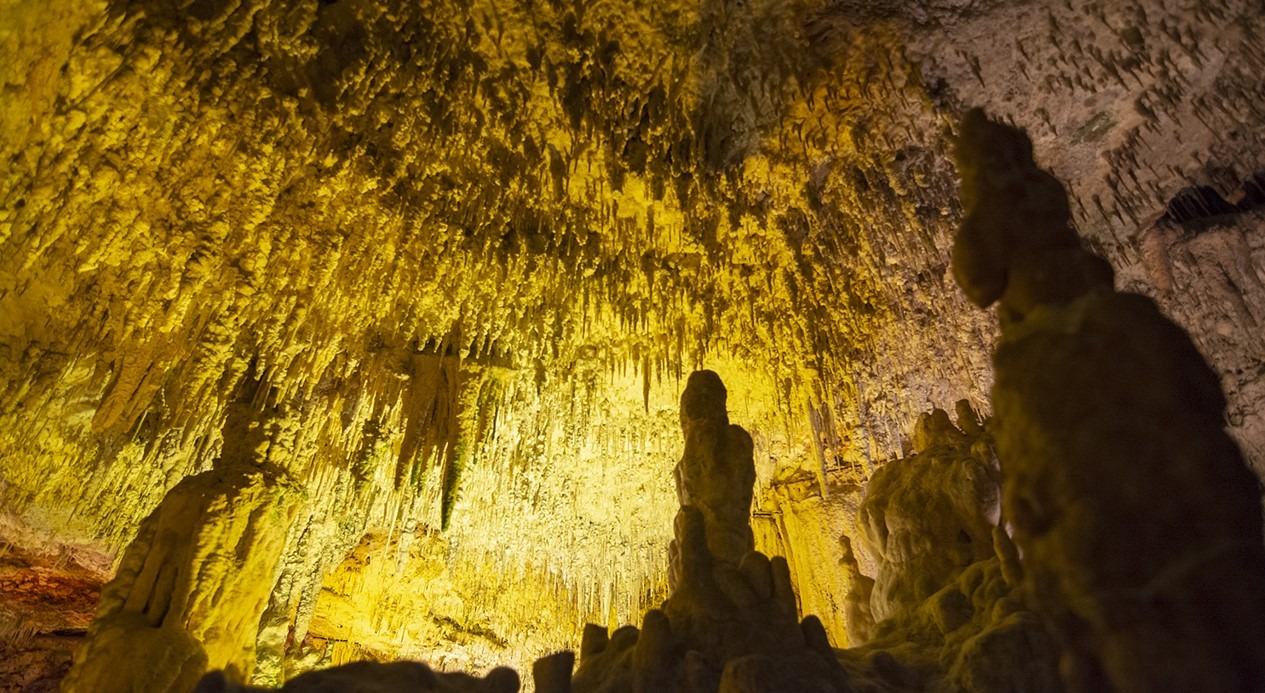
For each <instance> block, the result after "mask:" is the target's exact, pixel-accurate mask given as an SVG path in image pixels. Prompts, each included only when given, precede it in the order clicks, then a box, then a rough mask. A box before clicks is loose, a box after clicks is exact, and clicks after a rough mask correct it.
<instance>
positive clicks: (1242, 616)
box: [954, 111, 1265, 693]
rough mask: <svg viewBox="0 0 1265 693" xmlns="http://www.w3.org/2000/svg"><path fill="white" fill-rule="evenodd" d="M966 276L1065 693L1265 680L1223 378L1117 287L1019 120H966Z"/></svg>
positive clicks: (1016, 514) (1257, 557) (978, 115)
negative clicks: (992, 333)
mask: <svg viewBox="0 0 1265 693" xmlns="http://www.w3.org/2000/svg"><path fill="white" fill-rule="evenodd" d="M957 156H958V160H959V165H960V167H961V171H962V181H963V182H962V188H963V189H962V198H963V202H964V206H965V210H966V218H965V219H964V221H963V223H962V229H961V231H960V232H959V237H958V243H957V244H956V246H955V248H954V266H955V268H958V272H957V273H956V276H957V279H958V281H959V283H961V284H962V286H963V289H964V290H965V291H966V293H967V294H968V295H969V296H971V297H972V300H974V301H976V302H977V303H978V304H979V305H981V306H987V305H988V304H990V303H992V302H993V301H995V300H1000V312H999V315H1000V316H1001V318H1002V337H1001V341H1000V342H999V344H998V346H997V350H996V352H995V354H994V365H995V367H996V373H997V375H996V383H995V385H994V387H993V404H994V407H995V419H994V421H995V422H996V444H997V452H998V457H999V458H1000V460H1001V470H1002V473H1003V474H1004V476H1005V487H1004V495H1003V515H1004V517H1005V518H1006V520H1007V521H1008V522H1010V523H1011V525H1012V526H1013V528H1014V539H1015V544H1016V545H1017V547H1018V549H1019V551H1020V552H1022V553H1021V555H1022V563H1023V574H1024V585H1025V587H1026V593H1027V594H1028V597H1029V599H1030V600H1031V603H1032V605H1033V608H1034V609H1036V610H1037V612H1038V613H1040V614H1041V615H1042V617H1043V618H1044V619H1045V620H1046V621H1047V623H1048V624H1049V625H1050V626H1051V628H1052V629H1053V630H1054V632H1055V633H1056V634H1057V636H1058V638H1059V640H1060V642H1061V643H1062V645H1063V646H1064V647H1065V648H1066V654H1065V655H1064V658H1063V662H1062V664H1061V671H1062V675H1063V679H1064V683H1065V685H1066V686H1067V687H1068V688H1069V690H1072V691H1121V692H1130V693H1132V692H1139V693H1140V692H1142V691H1155V690H1216V691H1255V690H1260V689H1261V687H1262V686H1265V621H1263V620H1262V619H1261V617H1260V616H1261V614H1262V613H1265V588H1262V586H1261V576H1262V575H1265V547H1263V543H1262V534H1261V509H1260V498H1259V494H1258V488H1259V487H1258V485H1257V483H1256V480H1255V478H1253V476H1252V474H1251V473H1250V472H1249V471H1248V470H1247V468H1246V467H1245V465H1244V463H1243V459H1242V457H1241V456H1240V454H1239V451H1238V449H1237V447H1236V446H1235V444H1234V443H1233V442H1232V441H1231V440H1230V438H1229V437H1228V436H1227V435H1226V434H1225V431H1224V430H1223V428H1222V426H1223V421H1224V408H1225V399H1224V397H1223V396H1222V394H1221V390H1220V386H1219V383H1218V381H1217V378H1216V375H1215V374H1214V373H1213V372H1212V371H1211V370H1210V369H1209V368H1208V366H1207V365H1206V364H1205V363H1204V361H1203V359H1202V357H1201V356H1200V354H1199V352H1198V350H1196V349H1195V347H1194V345H1193V344H1191V342H1190V339H1189V338H1188V337H1187V336H1186V334H1185V333H1184V332H1182V330H1181V329H1179V328H1178V327H1176V326H1175V325H1174V324H1173V323H1171V322H1170V321H1169V320H1168V319H1167V318H1165V317H1164V316H1163V314H1161V313H1160V312H1159V310H1157V308H1156V306H1155V304H1154V303H1153V302H1152V301H1151V300H1150V299H1148V298H1146V297H1143V296H1139V295H1136V294H1129V293H1119V292H1116V291H1114V290H1113V288H1112V285H1111V275H1110V272H1109V271H1107V269H1106V263H1105V262H1104V261H1103V260H1102V259H1101V258H1098V257H1097V256H1095V255H1092V254H1091V253H1089V252H1088V251H1086V250H1084V249H1083V248H1082V247H1081V245H1080V243H1079V240H1078V239H1077V237H1076V235H1075V233H1074V232H1073V231H1072V230H1071V227H1070V219H1069V214H1068V211H1067V204H1066V196H1065V193H1064V191H1063V189H1062V187H1061V186H1060V185H1059V184H1058V182H1057V181H1056V180H1054V179H1053V177H1051V176H1050V175H1049V174H1048V173H1046V172H1044V171H1041V170H1040V169H1038V168H1037V167H1036V165H1035V164H1034V162H1033V160H1032V145H1031V143H1030V142H1029V140H1028V138H1027V137H1026V136H1025V135H1024V134H1023V133H1022V132H1020V131H1018V130H1016V129H1014V128H1011V127H1008V126H1005V125H1000V124H997V123H995V122H992V121H990V120H988V119H987V118H986V117H985V116H984V115H983V113H982V112H980V111H972V112H970V113H968V114H967V116H966V117H965V118H964V120H963V122H962V126H961V133H960V139H959V142H958V148H957Z"/></svg>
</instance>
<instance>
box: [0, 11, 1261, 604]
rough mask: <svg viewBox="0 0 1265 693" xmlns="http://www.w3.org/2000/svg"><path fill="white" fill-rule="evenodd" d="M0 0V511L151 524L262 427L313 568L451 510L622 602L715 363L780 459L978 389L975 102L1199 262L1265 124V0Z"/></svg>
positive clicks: (1245, 318) (1113, 247)
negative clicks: (958, 129)
mask: <svg viewBox="0 0 1265 693" xmlns="http://www.w3.org/2000/svg"><path fill="white" fill-rule="evenodd" d="M0 13H2V15H0V16H3V21H0V57H2V58H3V59H0V81H2V82H3V85H4V90H5V98H4V99H3V102H2V103H0V160H2V161H4V162H5V164H4V165H5V171H4V183H3V187H2V188H0V356H2V357H3V358H2V359H0V397H2V399H0V430H2V431H3V432H2V433H0V456H3V459H4V462H3V467H2V468H0V471H2V472H3V484H4V493H5V498H4V500H5V505H6V508H7V514H6V520H5V522H6V523H9V524H10V525H13V526H15V527H16V526H20V527H22V531H23V532H30V533H32V535H33V536H35V535H39V536H55V537H57V538H58V540H59V541H63V542H70V543H74V542H79V543H81V544H84V545H90V546H93V547H96V548H98V549H101V550H103V551H106V552H107V553H108V552H110V551H114V550H117V549H118V548H119V547H121V546H122V545H123V544H125V543H126V542H127V541H128V540H129V539H130V538H131V533H132V532H134V531H135V527H136V525H137V523H138V522H139V520H140V519H141V518H142V517H144V516H145V515H146V514H147V513H148V512H150V511H151V510H152V509H153V508H154V506H155V505H156V504H157V502H158V501H159V499H161V498H162V496H163V494H164V493H165V492H166V491H167V490H168V489H170V488H171V487H172V486H173V485H174V484H175V483H177V482H178V481H179V480H180V479H181V478H184V477H186V476H188V475H190V474H193V473H196V472H198V471H201V470H205V469H207V468H209V467H210V465H211V463H212V461H213V460H214V459H215V458H216V457H217V456H219V455H221V454H222V452H223V450H225V449H226V448H229V447H231V446H233V445H236V444H237V442H234V441H236V440H237V437H241V438H242V439H249V440H251V441H253V443H252V444H253V445H256V447H257V449H258V450H260V451H262V452H261V454H264V455H266V457H267V458H268V459H269V461H270V462H272V463H275V464H277V465H279V466H280V467H282V468H284V469H286V470H287V471H288V473H289V474H291V475H293V477H294V478H295V479H297V480H298V483H300V484H301V485H302V486H303V487H304V488H305V489H306V493H307V498H308V503H307V504H306V506H305V510H304V513H306V514H305V515H303V517H304V518H305V519H303V520H301V521H300V522H299V529H296V530H294V531H295V537H299V536H304V537H307V538H306V539H304V540H303V541H300V540H299V539H297V538H296V539H293V541H294V543H295V546H296V548H294V549H293V551H292V555H291V558H290V560H291V562H292V563H294V564H295V565H298V564H303V565H307V566H309V569H310V570H312V571H315V572H317V573H320V572H321V571H325V572H329V571H331V570H333V568H334V566H336V565H338V563H339V561H341V560H343V557H344V556H345V555H347V553H348V552H349V551H351V550H352V549H353V548H354V547H356V546H358V545H359V546H361V550H367V549H364V547H365V546H370V545H375V544H374V542H378V544H377V545H380V546H393V547H396V548H399V545H400V544H399V539H398V537H399V536H401V535H402V534H410V533H426V532H435V533H442V534H443V536H444V537H445V541H447V542H448V545H449V549H448V551H449V555H448V556H449V560H450V561H452V560H458V559H456V558H453V556H459V557H460V560H468V561H469V562H470V563H471V565H477V566H485V567H486V566H488V565H495V566H498V569H502V570H504V571H507V572H512V571H515V570H518V571H541V572H543V573H544V574H547V575H549V576H552V577H551V578H550V580H552V581H553V582H551V583H550V584H553V585H555V587H556V589H557V590H559V591H560V592H561V593H565V594H569V595H571V598H572V599H573V602H574V604H575V605H576V608H577V610H578V611H579V612H583V613H591V612H594V611H596V612H601V613H615V612H618V613H620V614H623V618H622V620H623V621H625V622H627V621H629V620H631V615H632V614H635V613H639V610H640V609H641V608H642V607H643V606H644V602H645V601H647V600H648V599H649V598H650V597H649V596H648V595H653V594H654V593H655V591H656V590H657V589H661V585H662V582H663V580H664V575H663V572H664V569H665V568H664V562H663V555H664V551H665V550H666V543H667V540H668V538H669V537H670V527H671V518H672V514H673V513H674V512H675V510H676V503H675V500H674V497H673V494H672V491H671V469H672V465H673V464H674V463H675V460H676V456H677V455H679V435H680V434H679V430H678V425H677V409H676V398H677V397H678V394H679V392H680V390H681V387H682V383H683V379H684V377H685V376H686V375H688V373H689V372H691V371H692V370H694V369H695V368H698V367H709V368H713V369H715V370H717V371H718V372H720V373H721V374H722V375H723V377H724V378H725V382H726V383H728V384H729V387H730V392H731V396H730V412H731V416H732V417H733V418H734V420H735V421H741V422H742V424H743V425H744V426H746V427H748V429H749V430H751V431H752V433H753V436H754V437H755V439H756V464H757V473H758V476H759V482H758V483H759V484H760V485H762V486H764V487H767V486H768V485H770V484H772V483H774V482H775V481H784V480H788V479H802V478H810V479H815V480H816V483H817V484H818V485H819V486H823V487H824V486H825V480H826V477H828V476H830V475H832V474H833V475H835V476H840V475H842V476H843V477H846V478H847V479H849V480H853V481H861V480H864V479H865V478H866V477H867V476H868V474H869V473H870V472H871V471H872V470H873V467H874V465H875V464H877V463H879V462H881V461H883V460H886V459H890V458H892V457H896V456H899V455H900V454H901V451H902V449H907V446H908V442H907V441H908V435H909V430H908V429H909V426H910V424H911V423H912V422H913V420H914V419H915V417H916V416H917V414H918V413H919V412H921V411H924V410H926V409H928V408H930V407H931V406H932V405H939V406H948V405H951V404H952V403H953V402H954V401H956V400H958V399H967V400H970V401H971V402H972V403H973V404H975V405H976V406H977V407H980V408H981V409H984V410H986V409H987V392H988V388H989V386H990V384H991V373H990V369H989V364H988V348H989V345H990V343H991V342H992V340H993V339H994V338H995V333H994V327H993V326H992V325H993V320H992V319H991V318H990V316H988V315H987V314H985V313H983V312H980V311H974V310H971V309H970V308H969V304H968V303H967V301H966V300H965V298H964V297H963V296H962V295H961V294H960V292H959V291H958V289H957V288H956V287H955V286H954V285H953V282H952V279H951V276H950V273H949V267H948V262H949V247H950V243H951V238H952V232H953V230H954V228H955V227H956V225H957V223H958V221H959V219H960V206H959V204H958V202H957V199H956V186H957V181H956V174H955V171H954V168H953V164H952V162H951V160H950V159H949V157H948V156H947V152H948V150H949V147H950V144H949V142H950V136H951V129H952V124H953V123H955V122H956V120H957V118H958V117H959V116H960V115H961V113H962V112H963V111H964V110H965V108H967V107H969V106H976V105H978V106H984V107H986V108H988V109H990V111H992V112H994V113H996V114H998V115H1000V116H1001V117H1003V118H1005V119H1008V120H1011V121H1013V122H1015V123H1018V124H1020V125H1022V126H1024V127H1025V128H1027V129H1028V130H1029V132H1030V133H1031V134H1032V136H1033V139H1034V141H1035V142H1036V143H1037V150H1038V151H1040V152H1041V153H1042V156H1043V157H1045V160H1044V161H1043V163H1044V165H1047V166H1050V167H1051V168H1052V170H1053V171H1054V172H1055V174H1056V175H1058V176H1059V177H1060V178H1062V179H1063V180H1065V181H1067V182H1068V185H1069V188H1070V191H1071V193H1072V196H1073V214H1074V217H1075V220H1076V223H1077V225H1078V227H1079V228H1080V230H1081V232H1082V233H1083V234H1084V235H1085V236H1086V237H1087V238H1088V239H1089V242H1090V243H1091V245H1093V246H1094V247H1095V248H1096V249H1098V250H1099V251H1100V252H1102V253H1104V254H1105V255H1106V256H1107V257H1109V258H1110V259H1111V260H1112V261H1113V262H1114V263H1116V264H1117V265H1118V266H1119V267H1120V272H1121V273H1120V277H1121V282H1122V283H1123V284H1125V285H1126V286H1129V287H1131V288H1135V289H1136V288H1141V289H1143V290H1145V291H1148V292H1149V293H1153V294H1160V293H1163V291H1162V290H1163V289H1164V282H1165V281H1168V282H1170V284H1171V282H1172V281H1174V279H1173V278H1174V276H1178V277H1180V276H1181V275H1182V272H1184V271H1186V270H1185V269H1183V267H1182V266H1179V267H1178V268H1177V269H1175V270H1174V269H1172V267H1170V265H1169V264H1165V263H1166V262H1168V261H1167V260H1166V259H1165V258H1167V257H1168V256H1167V255H1165V254H1164V253H1165V252H1167V250H1166V249H1169V248H1171V246H1172V243H1169V242H1168V241H1165V243H1167V245H1164V244H1161V245H1163V248H1161V250H1158V251H1157V250H1155V248H1156V247H1157V246H1156V245H1155V244H1156V243H1157V241H1155V240H1154V239H1155V238H1161V239H1164V238H1168V239H1170V240H1171V239H1172V238H1174V237H1175V236H1172V234H1174V233H1177V234H1178V235H1180V233H1178V232H1177V231H1173V232H1170V236H1164V235H1163V234H1161V233H1160V232H1157V231H1154V228H1155V225H1156V224H1157V222H1159V221H1162V220H1163V219H1165V218H1168V217H1165V214H1166V211H1167V210H1168V203H1169V202H1170V200H1173V199H1174V197H1175V196H1176V195H1177V194H1178V193H1179V191H1181V190H1183V189H1186V188H1189V187H1190V186H1200V185H1201V186H1208V187H1209V188H1210V189H1215V190H1216V191H1218V193H1219V194H1220V195H1222V196H1223V197H1224V198H1225V199H1227V200H1230V201H1231V202H1232V203H1234V204H1238V202H1239V201H1240V200H1241V197H1240V198H1236V197H1234V196H1235V195H1236V194H1240V195H1241V193H1242V190H1243V188H1242V185H1243V181H1244V180H1246V179H1248V178H1250V176H1251V175H1252V174H1253V173H1254V172H1255V171H1257V170H1259V169H1261V167H1262V165H1263V163H1262V160H1263V159H1265V146H1262V140H1263V139H1265V128H1262V124H1263V123H1265V110H1262V104H1263V103H1265V83H1263V82H1262V75H1263V74H1265V50H1263V48H1262V45H1261V43H1260V41H1259V40H1258V39H1257V38H1256V37H1258V36H1260V35H1262V33H1263V32H1265V20H1263V18H1262V11H1261V9H1260V7H1259V5H1258V4H1255V3H1253V2H1251V1H1248V0H1229V1H1228V2H1221V3H1197V4H1192V3H1185V2H1178V1H1177V0H1154V1H1150V2H1139V1H1136V0H1133V1H1125V2H1091V1H1088V0H1068V2H1050V3H1046V2H971V1H970V0H924V1H923V2H909V3H898V2H883V1H877V0H876V1H875V2H857V1H847V0H795V1H791V2H779V1H775V0H748V1H747V2H736V1H735V2H720V1H715V0H704V1H703V2H688V1H685V0H667V1H665V2H653V3H635V2H614V1H602V0H592V1H566V2H564V1H561V0H528V1H523V2H500V1H492V0H465V1H462V2H457V1H455V0H454V1H439V0H436V1H429V2H428V1H422V2H408V1H404V0H372V1H370V0H333V1H325V0H321V1H319V2H317V1H308V2H294V3H282V2H265V1H264V0H245V1H239V0H195V1H193V2H157V1H150V2H122V1H116V2H47V3H44V2H41V3H35V2H26V1H23V0H6V1H4V2H2V3H0ZM1169 217H1171V214H1170V215H1169ZM1182 233H1184V232H1182ZM1157 234H1160V235H1158V236H1157ZM1244 247H1245V248H1246V246H1244ZM1236 248H1238V246H1233V245H1231V246H1230V247H1229V249H1227V250H1222V251H1216V252H1221V253H1223V254H1224V255H1225V257H1227V258H1229V259H1227V260H1225V263H1226V265H1227V266H1234V262H1233V256H1234V255H1235V253H1236V252H1239V251H1238V250H1236ZM1240 250H1241V249H1240ZM1258 251H1259V248H1258V247H1256V246H1252V247H1251V248H1249V249H1247V250H1245V251H1243V252H1247V253H1248V254H1249V255H1250V254H1251V253H1252V252H1258ZM1209 252H1212V251H1209ZM1157 253H1158V256H1159V257H1160V259H1159V260H1156V259H1155V258H1156V257H1157ZM1218 257H1220V256H1218ZM1157 263H1158V264H1157ZM1170 264H1171V263H1170ZM1240 269H1242V268H1240ZM1174 272H1176V275H1175V274H1174ZM1229 276H1230V275H1229V274H1227V277H1229ZM1235 276H1237V275H1235ZM1244 281H1247V282H1248V283H1250V282H1251V281H1256V282H1258V283H1260V282H1262V281H1265V280H1262V279H1260V278H1255V279H1252V278H1251V277H1248V278H1247V279H1245V280H1244ZM1156 287H1159V288H1156ZM1170 293H1171V294H1172V295H1170V296H1169V297H1168V299H1167V300H1168V303H1167V304H1165V306H1166V309H1169V310H1170V312H1172V313H1174V314H1176V315H1179V316H1180V315H1181V314H1183V311H1185V313H1186V314H1189V315H1191V316H1195V317H1192V320H1193V321H1196V322H1198V320H1199V319H1202V318H1203V317H1206V318H1207V319H1208V320H1210V321H1212V322H1211V323H1210V324H1211V325H1213V327H1211V328H1209V330H1208V331H1207V334H1209V335H1211V336H1209V337H1208V340H1209V341H1207V342H1206V343H1201V346H1203V347H1204V348H1205V349H1206V350H1207V351H1209V352H1210V353H1211V358H1212V360H1213V361H1214V364H1215V363H1217V359H1218V356H1217V354H1239V356H1235V357H1234V358H1239V357H1240V356H1242V354H1243V353H1247V354H1248V356H1244V357H1243V358H1248V359H1249V360H1250V358H1259V357H1260V356H1261V353H1260V352H1261V351H1262V347H1261V346H1260V345H1259V344H1256V345H1255V346H1247V347H1245V346H1244V344H1245V343H1246V344H1251V343H1252V339H1251V337H1250V334H1251V333H1252V332H1251V331H1252V330H1254V329H1256V327H1254V326H1255V325H1257V324H1258V323H1257V322H1256V321H1257V320H1259V319H1265V314H1262V313H1260V305H1259V304H1243V305H1241V306H1240V305H1238V304H1235V305H1233V306H1231V307H1230V308H1218V309H1216V310H1217V311H1220V312H1216V311H1213V312H1212V313H1210V312H1209V310H1211V309H1209V308H1208V305H1211V304H1216V303H1217V301H1216V296H1212V297H1211V298H1209V297H1208V296H1199V295H1194V294H1188V293H1187V294H1183V293H1182V292H1180V291H1177V292H1170ZM1201 301H1204V303H1201ZM1217 305H1220V304H1217ZM1213 313H1215V315H1214V314H1213ZM1219 316H1220V317H1219ZM1226 316H1228V317H1226ZM1223 317H1224V320H1228V323H1227V324H1228V325H1229V326H1228V327H1227V328H1225V329H1222V328H1221V325H1222V322H1223V320H1222V318H1223ZM1196 338H1197V339H1199V337H1198V330H1197V335H1196ZM1257 341H1259V340H1257ZM1245 349H1246V350H1247V351H1246V352H1245V351H1244V350H1245ZM1225 358H1227V359H1228V358H1231V357H1230V356H1227V357H1225ZM1227 364H1229V365H1227ZM1232 365H1233V364H1230V362H1229V361H1226V362H1224V363H1221V364H1220V366H1219V367H1221V368H1222V370H1223V371H1225V370H1228V369H1230V368H1231V367H1232ZM1239 375H1240V376H1241V377H1239V379H1238V380H1234V381H1233V382H1232V383H1230V384H1231V387H1230V388H1229V389H1231V391H1232V392H1231V394H1232V400H1233V396H1234V393H1235V392H1239V393H1240V394H1241V395H1242V397H1250V396H1256V395H1262V394H1265V393H1262V389H1263V387H1262V386H1261V385H1260V384H1259V382H1258V381H1257V380H1254V379H1252V378H1250V377H1249V376H1248V375H1243V372H1240V374H1239ZM1249 375H1250V374H1249ZM1236 388H1237V389H1236ZM1254 393H1255V394H1254ZM243 411H245V412H247V414H243V413H242V412H243ZM243 417H245V418H244V419H243ZM1239 424H1240V428H1241V429H1242V430H1243V431H1247V433H1242V431H1241V433H1242V436H1241V438H1242V437H1245V438H1246V439H1248V440H1249V442H1250V441H1251V440H1255V441H1256V442H1255V443H1254V444H1255V445H1256V446H1257V447H1256V448H1251V446H1250V445H1249V446H1247V447H1248V452H1249V457H1251V458H1252V459H1253V460H1256V461H1259V460H1261V459H1262V456H1261V453H1260V449H1261V448H1260V441H1261V440H1262V439H1265V436H1262V435H1261V431H1262V427H1263V426H1265V424H1262V423H1261V420H1260V418H1259V417H1256V418H1252V417H1250V416H1249V417H1247V418H1246V419H1240V421H1239ZM1253 426H1255V427H1256V428H1252V427H1253ZM246 429H251V430H254V431H255V433H254V434H252V435H253V436H254V437H251V436H246V435H245V434H243V435H242V436H237V434H238V433H241V432H242V431H244V430H246ZM1252 436H1256V437H1255V438H1253V437H1252ZM1253 449H1254V450H1255V452H1253ZM1254 455H1255V456H1254ZM13 531H17V530H13ZM305 532H306V534H305ZM366 532H370V533H373V532H376V533H377V534H375V535H373V536H374V537H376V538H374V539H372V540H369V539H366V540H365V541H364V542H362V541H361V537H362V536H363V535H365V534H366ZM312 537H318V538H315V539H314V538H312ZM319 537H323V539H322V538H319ZM304 542H306V543H304ZM366 542H367V543H366ZM300 545H301V546H300ZM405 550H406V552H407V550H408V549H407V547H405ZM416 550H420V549H416ZM427 550H430V549H427ZM313 566H315V567H313ZM384 579H385V578H384ZM318 584H319V581H318ZM292 589H293V590H294V592H295V594H296V595H297V594H300V593H302V592H303V590H304V589H310V585H308V586H307V587H305V586H304V585H303V584H299V582H296V583H295V585H294V586H293V587H292ZM348 589H349V590H350V591H354V590H351V588H348ZM384 598H385V597H384ZM524 618H526V616H524ZM558 618H559V619H565V618H567V617H566V616H559V617H558Z"/></svg>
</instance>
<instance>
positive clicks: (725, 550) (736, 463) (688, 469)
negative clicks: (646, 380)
mask: <svg viewBox="0 0 1265 693" xmlns="http://www.w3.org/2000/svg"><path fill="white" fill-rule="evenodd" d="M725 397H726V392H725V384H724V383H722V382H721V381H720V376H718V375H716V374H715V373H714V372H712V371H695V372H693V373H691V374H690V377H689V380H687V381H686V385H685V391H684V392H683V393H682V394H681V432H682V433H684V434H685V450H684V452H683V453H682V454H681V461H680V462H678V463H677V465H676V470H675V471H674V473H673V477H674V478H675V479H676V497H677V500H679V501H680V502H681V507H686V506H689V507H692V508H694V509H695V510H696V511H698V512H699V513H700V514H701V515H702V517H703V528H704V530H705V534H706V536H707V549H708V553H710V554H711V556H712V558H714V559H715V560H717V561H723V562H726V563H729V564H731V565H735V566H736V565H738V562H739V561H741V560H742V559H743V557H744V556H746V555H747V554H748V553H750V552H751V551H753V550H754V549H755V537H754V536H753V535H752V534H751V494H752V485H753V484H754V483H755V462H754V461H753V460H752V442H751V436H750V435H749V434H748V433H747V432H746V431H745V430H743V429H742V427H741V426H735V425H731V424H730V423H729V412H728V410H727V409H726V407H725ZM680 549H681V547H680V546H678V544H677V543H676V542H674V543H673V544H672V546H671V548H670V549H669V551H670V552H671V553H670V555H674V556H675V555H676V554H677V553H678V552H679V551H680ZM676 565H677V562H676V560H673V567H676ZM676 574H677V571H673V572H670V573H669V582H668V585H669V588H670V589H674V588H675V586H676V585H677V584H679V579H676V578H674V577H673V576H675V575H676Z"/></svg>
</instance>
